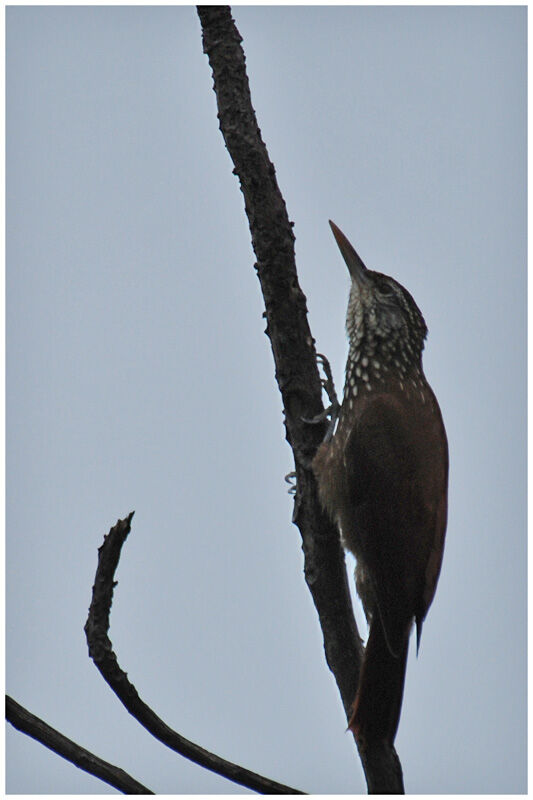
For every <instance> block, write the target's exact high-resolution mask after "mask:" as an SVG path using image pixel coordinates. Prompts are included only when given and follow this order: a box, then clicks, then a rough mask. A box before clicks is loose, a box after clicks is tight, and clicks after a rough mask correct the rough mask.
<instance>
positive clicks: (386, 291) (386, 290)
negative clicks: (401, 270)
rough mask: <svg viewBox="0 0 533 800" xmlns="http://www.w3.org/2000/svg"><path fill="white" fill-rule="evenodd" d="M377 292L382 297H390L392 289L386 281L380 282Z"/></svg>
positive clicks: (392, 292)
mask: <svg viewBox="0 0 533 800" xmlns="http://www.w3.org/2000/svg"><path fill="white" fill-rule="evenodd" d="M379 293H380V294H382V295H383V296H384V297H390V296H391V295H392V294H394V289H393V288H392V286H390V285H389V284H388V283H382V284H381V286H380V287H379Z"/></svg>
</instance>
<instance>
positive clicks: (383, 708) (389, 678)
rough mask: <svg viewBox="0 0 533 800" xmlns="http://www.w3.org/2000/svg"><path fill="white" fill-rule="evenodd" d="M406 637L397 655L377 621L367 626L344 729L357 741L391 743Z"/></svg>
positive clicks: (399, 703)
mask: <svg viewBox="0 0 533 800" xmlns="http://www.w3.org/2000/svg"><path fill="white" fill-rule="evenodd" d="M408 646H409V636H408V633H407V634H406V637H405V643H404V644H403V645H402V646H401V648H400V651H399V653H398V655H393V653H392V652H391V650H390V649H389V647H388V645H387V641H386V639H385V634H384V632H383V627H382V625H381V620H380V619H376V620H375V621H374V622H373V623H372V625H371V626H370V633H369V636H368V642H367V645H366V648H365V657H364V660H363V665H362V668H361V676H360V678H359V687H358V689H357V694H356V697H355V701H354V704H353V711H352V716H351V717H350V722H349V725H348V728H349V729H350V730H351V731H353V733H354V734H355V737H356V739H357V741H365V742H369V741H372V742H376V741H381V742H387V743H388V744H389V745H390V746H391V747H392V745H393V743H394V738H395V736H396V731H397V730H398V723H399V721H400V713H401V710H402V699H403V687H404V682H405V668H406V665H407V650H408Z"/></svg>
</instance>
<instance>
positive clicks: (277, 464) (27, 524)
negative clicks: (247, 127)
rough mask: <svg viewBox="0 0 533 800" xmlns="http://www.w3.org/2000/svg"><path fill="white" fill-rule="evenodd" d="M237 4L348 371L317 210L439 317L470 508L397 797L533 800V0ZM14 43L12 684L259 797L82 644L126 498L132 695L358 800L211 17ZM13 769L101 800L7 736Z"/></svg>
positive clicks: (26, 32) (174, 769)
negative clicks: (529, 632) (298, 519)
mask: <svg viewBox="0 0 533 800" xmlns="http://www.w3.org/2000/svg"><path fill="white" fill-rule="evenodd" d="M234 16H235V19H236V22H237V26H238V28H239V30H240V33H241V34H242V36H243V39H244V42H243V46H244V49H245V52H246V57H247V67H248V74H249V78H250V84H251V90H252V98H253V104H254V107H255V109H256V111H257V115H258V120H259V125H260V127H261V130H262V133H263V137H264V139H265V141H266V144H267V147H268V149H269V153H270V156H271V158H272V160H273V162H274V164H275V166H276V171H277V176H278V181H279V185H280V188H281V190H282V192H283V194H284V197H285V200H286V202H287V206H288V211H289V215H290V218H291V219H292V220H294V222H295V228H294V230H295V235H296V255H297V263H298V270H299V276H300V281H301V285H302V288H303V291H304V292H305V294H306V296H307V300H308V308H309V318H310V324H311V328H312V331H313V335H314V337H315V338H316V341H317V347H318V349H319V351H320V352H323V353H326V354H328V356H329V358H330V360H331V363H332V366H333V369H334V372H335V377H336V381H337V385H338V387H340V386H341V385H342V380H343V369H344V360H345V357H346V350H347V347H346V338H345V333H344V317H345V309H346V302H347V296H348V288H349V279H348V272H347V270H346V267H345V265H344V263H343V262H342V259H341V257H340V254H339V252H338V250H337V247H336V245H335V242H334V240H333V237H332V236H331V232H330V230H329V226H328V224H327V220H328V218H331V219H333V220H334V221H335V222H336V223H337V224H338V225H339V226H340V227H341V228H342V229H343V230H344V232H345V233H346V234H347V236H348V237H349V238H350V239H351V241H352V242H353V244H354V245H355V247H356V248H357V250H358V251H359V253H360V255H361V257H362V258H363V259H364V261H365V262H366V264H367V266H369V267H371V268H373V269H378V270H380V271H382V272H385V273H389V274H391V275H393V276H394V277H395V278H397V279H398V280H399V281H400V282H401V283H402V284H404V285H405V286H406V287H407V288H408V289H409V290H410V292H411V293H412V294H413V296H414V297H415V299H416V301H417V303H418V305H419V306H420V308H421V309H422V311H423V313H424V316H425V318H426V322H427V324H428V327H429V339H428V343H427V347H426V351H425V360H424V364H425V369H426V374H427V376H428V378H429V380H430V382H431V384H432V386H433V388H434V390H435V392H436V394H437V397H438V398H439V402H440V405H441V408H442V412H443V416H444V420H445V423H446V427H447V431H448V437H449V444H450V463H451V467H450V512H449V526H448V538H447V545H446V552H445V557H444V566H443V571H442V575H441V580H440V585H439V587H438V590H437V595H436V599H435V602H434V604H433V606H432V608H431V610H430V612H429V615H428V618H427V621H426V624H425V626H424V635H423V638H422V645H421V650H420V655H419V658H418V659H416V657H415V653H414V647H412V649H411V653H410V658H409V665H408V671H407V684H406V692H405V700H404V710H403V714H402V719H401V723H400V729H399V733H398V737H397V749H398V752H399V755H400V757H401V760H402V763H403V768H404V777H405V786H406V790H407V791H408V792H421V793H426V792H429V793H433V792H435V793H437V792H438V793H463V792H465V793H466V792H468V793H485V792H497V793H500V792H502V793H507V792H524V791H526V516H525V515H526V506H525V499H526V484H525V464H526V452H525V435H526V427H525V422H526V408H525V398H526V393H525V390H526V373H525V320H526V299H525V290H526V204H525V197H526V194H525V193H526V173H525V164H526V162H525V158H526V150H525V148H526V128H525V125H526V106H525V101H526V9H525V7H481V6H480V7H407V8H405V7H370V6H369V7H332V8H328V7H276V8H273V7H270V8H268V7H235V8H234ZM6 34H7V86H6V91H7V379H8V384H7V412H8V419H7V677H6V680H7V690H8V692H9V693H10V694H11V695H12V696H13V697H14V698H15V699H16V700H17V701H18V702H19V703H21V704H22V705H24V706H26V707H27V708H28V709H30V710H31V711H33V712H34V713H36V714H38V715H39V716H40V717H42V718H44V719H45V720H46V721H47V722H49V723H50V724H51V725H53V726H55V727H57V728H58V729H59V730H60V731H62V732H63V733H64V734H65V735H67V736H69V737H71V738H72V739H74V740H75V741H77V742H78V743H79V744H81V745H83V746H85V747H87V748H88V749H90V750H92V751H94V752H95V753H96V754H97V755H99V756H101V757H103V758H105V759H107V760H108V761H111V762H113V763H115V764H117V765H119V766H121V767H122V768H123V769H125V770H126V771H128V772H129V773H130V774H132V775H133V776H134V777H135V778H137V779H138V780H140V781H141V782H143V783H144V784H145V785H147V786H149V787H150V788H151V789H152V790H153V791H155V792H158V793H195V792H196V793H197V792H202V793H203V792H205V793H239V792H243V791H244V790H243V789H242V788H241V787H238V786H235V785H233V784H231V783H229V782H228V781H225V780H224V779H222V778H219V777H218V776H215V775H212V774H210V773H208V772H206V771H205V770H202V769H201V768H200V767H197V766H196V765H193V764H191V763H189V762H188V761H186V760H184V759H182V758H181V757H179V756H177V755H175V754H173V753H172V752H171V751H169V750H167V749H166V748H165V747H164V746H162V745H160V744H159V743H157V742H156V741H155V740H153V739H152V738H151V737H150V736H149V734H148V733H147V732H146V731H144V729H142V728H141V727H140V726H139V725H138V724H137V723H136V722H135V720H134V719H133V718H132V717H130V716H129V715H128V713H127V712H126V711H125V710H124V709H123V707H122V706H121V704H120V703H119V701H118V700H117V699H116V698H115V696H114V695H113V693H112V692H111V690H110V689H109V688H108V686H107V685H106V684H105V683H104V681H103V680H102V678H101V677H100V675H99V674H98V672H97V671H96V669H95V667H94V666H93V664H92V662H91V661H90V660H89V658H88V656H87V648H86V644H85V638H84V633H83V625H84V622H85V618H86V613H87V608H88V605H89V602H90V595H91V587H92V583H93V578H94V571H95V568H96V558H97V548H98V547H99V545H100V544H101V542H102V539H103V536H104V534H105V533H106V532H107V531H108V530H109V528H110V527H111V525H113V524H114V523H115V521H116V520H117V518H119V517H124V516H125V515H126V514H128V513H129V512H130V511H131V510H133V509H135V511H136V514H135V517H134V520H133V530H132V533H131V535H130V538H129V540H128V542H127V544H126V546H125V548H124V551H123V554H122V559H121V563H120V566H119V570H118V580H119V584H118V587H117V589H116V594H115V600H114V604H113V612H112V617H111V634H110V635H111V639H112V641H113V644H114V647H115V650H116V653H117V656H118V659H119V663H120V664H121V666H122V667H123V668H124V669H125V670H127V672H128V674H129V677H130V679H131V680H132V681H133V683H134V684H135V685H136V687H137V689H138V691H139V692H140V694H141V696H142V697H143V699H144V700H145V701H146V702H147V703H149V704H150V705H151V706H152V707H153V709H154V710H155V711H156V712H157V713H158V714H159V715H160V716H162V717H163V718H164V719H165V721H166V722H167V723H168V724H169V725H171V726H173V727H174V728H176V729H177V730H178V731H180V732H181V733H182V734H183V735H185V736H187V737H189V738H191V739H193V740H194V741H196V742H198V743H199V744H201V745H203V746H204V747H206V748H208V749H211V750H213V751H214V752H216V753H218V754H219V755H221V756H224V757H225V758H228V759H230V760H233V761H237V762H239V763H241V764H243V765H245V766H247V767H248V768H250V769H253V770H255V771H257V772H260V773H262V774H264V775H268V776H269V777H271V778H273V779H276V780H278V781H281V782H284V783H287V784H290V785H292V786H294V787H297V788H299V789H302V790H305V791H307V792H312V793H357V792H361V791H364V789H365V783H364V778H363V774H362V769H361V767H360V764H359V761H358V759H357V756H356V754H355V750H354V744H353V739H352V737H351V736H350V735H348V734H346V733H345V732H344V731H345V727H346V722H345V718H344V714H343V711H342V707H341V704H340V700H339V697H338V693H337V689H336V686H335V682H334V679H333V677H332V675H331V674H330V673H329V671H328V669H327V666H326V664H325V660H324V657H323V651H322V640H321V633H320V629H319V625H318V621H317V617H316V613H315V610H314V607H313V604H312V601H311V598H310V595H309V592H308V589H307V587H306V585H305V581H304V577H303V574H302V567H303V558H302V553H301V547H300V537H299V533H298V530H297V529H296V527H295V526H293V525H292V524H291V513H292V503H293V500H292V498H291V497H290V496H289V495H288V494H287V485H286V483H285V482H284V479H283V478H284V475H285V474H286V473H287V472H289V471H290V470H291V468H292V461H291V452H290V450H289V447H288V445H287V443H286V442H285V440H284V428H283V419H282V413H281V401H280V396H279V393H278V390H277V387H276V384H275V381H274V376H273V362H272V355H271V352H270V346H269V341H268V339H267V338H266V336H265V335H264V333H263V331H264V327H265V322H264V320H263V319H262V317H261V315H262V311H263V306H262V301H261V295H260V290H259V284H258V281H257V278H256V275H255V272H254V269H253V263H254V256H253V253H252V250H251V245H250V236H249V231H248V227H247V222H246V218H245V214H244V210H243V200H242V196H241V194H240V191H239V187H238V182H237V179H236V178H235V177H234V176H233V175H232V164H231V162H230V159H229V156H228V154H227V152H226V151H225V149H224V145H223V141H222V137H221V134H220V132H219V130H218V121H217V118H216V107H215V96H214V94H213V92H212V88H211V87H212V80H211V75H210V70H209V66H208V63H207V59H206V56H204V55H203V53H202V44H201V34H200V25H199V21H198V18H197V15H196V12H195V10H194V8H193V7H187V6H183V7H46V6H42V7H35V6H33V7H32V6H28V7H22V6H19V7H13V6H12V7H8V8H7V30H6ZM348 568H349V571H350V580H351V572H352V569H353V561H352V559H351V557H350V559H349V565H348ZM357 615H358V620H359V621H360V625H361V631H362V632H364V633H366V627H365V625H364V622H363V621H362V619H361V614H360V610H359V608H357ZM7 789H8V791H9V792H17V793H20V792H23V793H34V792H40V793H44V792H47V793H59V792H63V793H65V792H68V793H102V792H106V791H107V792H112V791H113V790H112V789H110V787H106V785H104V784H101V783H100V782H99V781H97V780H96V779H93V778H92V777H90V776H88V775H86V774H85V773H83V772H81V771H79V770H77V769H76V768H75V767H73V766H72V765H70V764H68V763H67V762H65V761H63V760H61V759H60V758H58V757H57V756H55V755H54V754H52V753H49V752H48V751H47V750H45V749H44V748H43V747H42V746H41V745H39V744H37V743H35V742H33V741H32V740H30V739H28V738H27V737H25V736H23V735H22V734H20V733H19V732H17V731H15V730H14V729H12V728H11V727H10V726H8V728H7Z"/></svg>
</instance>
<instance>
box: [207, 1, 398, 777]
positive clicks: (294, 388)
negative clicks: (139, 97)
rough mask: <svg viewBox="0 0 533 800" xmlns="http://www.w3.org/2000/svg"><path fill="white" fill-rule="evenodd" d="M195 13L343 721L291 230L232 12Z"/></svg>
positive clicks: (341, 610) (341, 589) (332, 535)
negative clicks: (243, 224) (258, 298)
mask: <svg viewBox="0 0 533 800" xmlns="http://www.w3.org/2000/svg"><path fill="white" fill-rule="evenodd" d="M197 10H198V16H199V18H200V22H201V25H202V38H203V48H204V53H206V55H207V56H208V58H209V63H210V65H211V69H212V72H213V81H214V91H215V94H216V100H217V106H218V119H219V122H220V130H221V132H222V135H223V137H224V141H225V143H226V147H227V149H228V152H229V154H230V156H231V159H232V161H233V164H234V167H235V168H234V170H233V171H234V173H235V174H236V175H237V177H238V178H239V181H240V186H241V191H242V193H243V195H244V205H245V210H246V214H247V216H248V221H249V226H250V232H251V237H252V245H253V248H254V252H255V255H256V258H257V263H256V265H255V267H256V269H257V273H258V277H259V281H260V284H261V290H262V293H263V298H264V301H265V309H266V311H265V316H266V320H267V329H266V333H267V335H268V336H269V338H270V342H271V346H272V352H273V355H274V364H275V368H276V379H277V382H278V386H279V389H280V392H281V396H282V400H283V409H284V413H285V428H286V438H287V441H288V442H289V444H290V446H291V447H292V450H293V454H294V461H295V470H296V478H297V488H296V496H295V508H294V518H293V519H294V522H295V523H296V525H297V526H298V528H299V530H300V533H301V536H302V542H303V551H304V555H305V578H306V581H307V585H308V587H309V590H310V591H311V594H312V596H313V601H314V603H315V606H316V609H317V612H318V616H319V620H320V625H321V628H322V633H323V637H324V648H325V653H326V660H327V663H328V665H329V667H330V669H331V671H332V672H333V674H334V676H335V680H336V682H337V686H338V688H339V692H340V695H341V699H342V703H343V706H344V709H345V712H346V716H347V718H348V717H349V714H350V706H351V703H352V702H353V699H354V697H355V693H356V689H357V684H358V680H359V670H360V665H361V658H362V653H363V649H362V646H361V640H360V637H359V634H358V631H357V627H356V623H355V619H354V616H353V609H352V603H351V598H350V594H349V590H348V582H347V577H346V568H345V562H344V553H343V550H342V548H341V544H340V541H339V535H338V532H337V530H336V528H335V527H334V526H333V525H332V524H331V522H330V521H329V520H328V519H327V518H326V516H325V514H324V513H323V511H322V509H321V507H320V504H319V501H318V497H317V492H316V483H315V479H314V475H313V473H312V471H311V468H310V463H311V460H312V457H313V456H314V454H315V452H316V449H317V447H318V445H319V444H320V442H321V440H322V438H323V434H324V428H323V427H322V426H321V425H316V426H310V425H308V424H306V423H304V421H303V420H304V419H311V418H313V417H314V416H316V415H317V414H318V413H319V412H320V411H322V410H323V406H322V399H321V384H320V378H319V374H318V369H317V364H316V351H315V347H314V339H313V337H312V336H311V331H310V329H309V325H308V321H307V307H306V299H305V296H304V294H303V292H302V290H301V288H300V286H299V283H298V277H297V274H296V264H295V256H294V234H293V231H292V226H293V224H292V223H291V222H290V221H289V218H288V214H287V209H286V206H285V201H284V200H283V197H282V195H281V192H280V190H279V187H278V184H277V181H276V174H275V169H274V165H273V164H272V162H271V161H270V159H269V156H268V152H267V149H266V146H265V144H264V142H263V140H262V138H261V132H260V130H259V127H258V124H257V119H256V116H255V112H254V109H253V107H252V101H251V96H250V88H249V84H248V77H247V75H246V66H245V57H244V52H243V50H242V47H241V42H242V38H241V36H240V34H239V32H238V30H237V28H236V26H235V23H234V21H233V19H232V17H231V9H230V7H229V6H197ZM359 750H360V756H361V760H362V763H363V768H364V771H365V775H366V779H367V784H368V790H369V792H371V793H378V792H379V793H403V779H402V770H401V765H400V761H399V759H398V756H397V755H396V751H395V750H394V749H393V748H386V749H385V750H384V751H382V752H381V751H380V752H376V751H373V752H366V751H364V750H363V749H362V748H361V746H359Z"/></svg>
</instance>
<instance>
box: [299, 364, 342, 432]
mask: <svg viewBox="0 0 533 800" xmlns="http://www.w3.org/2000/svg"><path fill="white" fill-rule="evenodd" d="M316 360H317V361H318V363H319V364H320V365H321V366H322V369H323V370H324V374H325V376H326V377H325V378H321V380H320V383H321V384H322V388H323V389H324V391H325V392H326V394H327V396H328V399H329V402H330V405H329V406H328V407H327V408H326V409H324V411H322V412H321V413H320V414H317V416H316V417H313V418H312V419H305V418H304V417H302V419H303V421H304V422H307V423H309V424H310V425H317V424H318V423H319V422H324V421H325V420H326V419H328V418H329V424H328V428H327V431H326V435H325V436H324V441H325V442H330V441H331V439H332V438H333V434H334V433H335V426H336V425H337V420H338V418H339V411H340V404H339V400H338V398H337V393H336V391H335V384H334V382H333V374H332V372H331V366H330V363H329V361H328V359H327V358H326V356H324V355H322V353H317V356H316Z"/></svg>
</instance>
